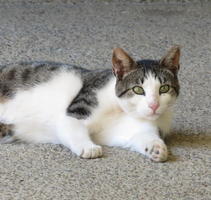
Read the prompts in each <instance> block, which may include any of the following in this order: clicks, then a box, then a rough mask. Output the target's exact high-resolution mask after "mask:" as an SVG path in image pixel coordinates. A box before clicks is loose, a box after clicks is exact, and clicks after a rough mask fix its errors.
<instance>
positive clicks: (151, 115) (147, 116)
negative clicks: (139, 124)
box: [133, 113, 160, 121]
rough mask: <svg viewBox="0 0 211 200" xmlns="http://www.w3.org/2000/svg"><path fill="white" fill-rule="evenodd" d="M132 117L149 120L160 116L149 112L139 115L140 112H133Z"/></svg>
mask: <svg viewBox="0 0 211 200" xmlns="http://www.w3.org/2000/svg"><path fill="white" fill-rule="evenodd" d="M133 117H135V118H139V119H142V120H149V121H155V120H157V119H158V118H159V117H160V114H157V113H155V114H149V115H140V114H137V113H136V114H133Z"/></svg>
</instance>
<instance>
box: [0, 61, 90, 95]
mask: <svg viewBox="0 0 211 200" xmlns="http://www.w3.org/2000/svg"><path fill="white" fill-rule="evenodd" d="M87 71H88V70H86V69H83V68H80V67H77V66H74V65H69V64H63V63H57V62H48V61H35V62H18V63H11V64H7V65H4V66H0V96H1V97H7V98H9V97H12V96H14V94H15V93H16V92H17V90H19V91H20V90H27V89H30V88H33V87H36V86H37V85H40V84H43V83H45V82H48V81H50V80H51V79H53V78H54V77H56V76H59V75H60V74H61V73H69V74H71V73H74V74H77V75H78V76H80V74H81V73H86V72H87Z"/></svg>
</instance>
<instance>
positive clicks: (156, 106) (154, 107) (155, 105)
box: [149, 103, 160, 112]
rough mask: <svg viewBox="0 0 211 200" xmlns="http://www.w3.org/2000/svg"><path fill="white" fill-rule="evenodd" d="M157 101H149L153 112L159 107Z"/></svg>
mask: <svg viewBox="0 0 211 200" xmlns="http://www.w3.org/2000/svg"><path fill="white" fill-rule="evenodd" d="M159 106H160V105H159V103H151V104H149V107H150V108H151V109H152V110H153V112H155V111H156V110H157V109H158V108H159Z"/></svg>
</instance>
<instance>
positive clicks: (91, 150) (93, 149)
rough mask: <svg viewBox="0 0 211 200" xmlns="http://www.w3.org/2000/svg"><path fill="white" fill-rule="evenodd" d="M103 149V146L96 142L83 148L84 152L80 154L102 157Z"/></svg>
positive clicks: (84, 156)
mask: <svg viewBox="0 0 211 200" xmlns="http://www.w3.org/2000/svg"><path fill="white" fill-rule="evenodd" d="M102 155H103V151H102V147H101V146H99V145H96V144H92V145H90V146H87V147H85V148H83V150H82V153H81V155H80V157H81V158H87V159H88V158H90V159H91V158H99V157H102Z"/></svg>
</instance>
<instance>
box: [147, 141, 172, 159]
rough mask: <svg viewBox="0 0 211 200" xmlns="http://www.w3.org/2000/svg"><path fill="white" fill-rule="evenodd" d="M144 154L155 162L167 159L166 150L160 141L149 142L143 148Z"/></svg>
mask: <svg viewBox="0 0 211 200" xmlns="http://www.w3.org/2000/svg"><path fill="white" fill-rule="evenodd" d="M145 154H146V155H147V156H148V157H149V158H150V159H151V160H153V161H155V162H164V161H166V160H167V158H168V150H167V147H166V145H165V143H164V142H163V140H161V139H157V140H153V141H151V142H150V143H149V144H148V145H147V146H146V148H145Z"/></svg>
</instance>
